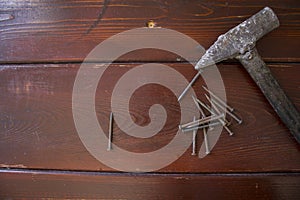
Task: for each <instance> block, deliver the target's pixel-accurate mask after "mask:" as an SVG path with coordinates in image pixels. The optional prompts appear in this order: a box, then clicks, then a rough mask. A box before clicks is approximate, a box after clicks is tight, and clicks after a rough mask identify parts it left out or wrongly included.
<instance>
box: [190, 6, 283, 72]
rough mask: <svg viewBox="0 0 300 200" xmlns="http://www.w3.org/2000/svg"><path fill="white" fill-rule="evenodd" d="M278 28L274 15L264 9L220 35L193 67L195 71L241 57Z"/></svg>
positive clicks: (267, 8) (266, 8)
mask: <svg viewBox="0 0 300 200" xmlns="http://www.w3.org/2000/svg"><path fill="white" fill-rule="evenodd" d="M278 26H279V21H278V18H277V16H276V15H275V13H274V12H273V11H272V9H270V8H269V7H265V8H264V9H263V10H261V11H259V12H258V13H257V14H255V15H253V16H252V17H250V18H249V19H247V20H246V21H244V22H243V23H241V24H239V25H237V26H236V27H234V28H232V29H231V30H229V31H228V32H227V33H225V34H223V35H221V36H220V37H219V38H218V40H217V41H216V42H215V43H214V44H213V45H212V46H211V47H210V48H209V49H208V50H207V51H206V53H205V54H204V55H203V56H202V58H201V59H200V60H199V61H198V63H197V64H196V66H195V69H196V70H200V69H201V68H205V67H207V66H210V65H213V64H215V63H218V62H220V61H222V60H226V59H228V58H235V57H237V56H239V55H243V54H245V53H246V52H248V51H249V50H251V49H253V48H254V47H255V43H256V41H257V40H259V39H260V38H262V37H263V36H264V35H265V34H267V33H269V32H270V31H272V30H273V29H275V28H277V27H278Z"/></svg>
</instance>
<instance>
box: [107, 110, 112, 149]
mask: <svg viewBox="0 0 300 200" xmlns="http://www.w3.org/2000/svg"><path fill="white" fill-rule="evenodd" d="M112 132H113V113H112V112H111V113H110V116H109V132H108V146H107V151H110V150H111V149H112V148H111V140H112Z"/></svg>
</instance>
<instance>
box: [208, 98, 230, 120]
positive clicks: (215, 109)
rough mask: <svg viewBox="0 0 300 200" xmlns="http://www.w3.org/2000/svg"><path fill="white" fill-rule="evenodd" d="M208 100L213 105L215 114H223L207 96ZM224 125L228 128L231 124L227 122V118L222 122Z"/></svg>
mask: <svg viewBox="0 0 300 200" xmlns="http://www.w3.org/2000/svg"><path fill="white" fill-rule="evenodd" d="M205 97H206V99H207V100H208V101H209V102H210V104H211V108H212V109H213V111H215V112H213V113H216V114H218V115H220V114H222V112H221V111H220V110H219V109H218V107H217V106H216V105H215V104H214V103H213V102H212V101H211V99H210V98H209V97H208V96H207V95H206V94H205ZM222 121H223V122H224V123H223V125H224V126H226V125H228V124H229V122H228V121H227V120H226V118H224V120H222Z"/></svg>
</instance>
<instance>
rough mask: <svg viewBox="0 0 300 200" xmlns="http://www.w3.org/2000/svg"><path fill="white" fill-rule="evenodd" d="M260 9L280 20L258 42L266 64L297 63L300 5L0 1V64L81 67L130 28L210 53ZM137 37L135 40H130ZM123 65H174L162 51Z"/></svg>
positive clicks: (292, 2)
mask: <svg viewBox="0 0 300 200" xmlns="http://www.w3.org/2000/svg"><path fill="white" fill-rule="evenodd" d="M264 6H270V7H271V8H273V9H274V11H275V12H276V13H277V14H278V17H279V19H280V23H281V26H280V28H278V29H277V30H276V31H274V32H272V33H271V34H269V35H267V36H265V37H264V38H263V39H262V40H261V41H259V42H258V50H259V52H260V53H261V55H262V56H263V58H264V59H265V60H268V61H289V62H290V61H292V62H298V61H300V60H299V58H300V53H299V51H298V47H299V46H300V25H299V15H300V4H299V1H298V0H288V1H280V0H274V1H268V2H262V1H259V0H254V1H242V2H241V1H237V0H232V1H226V2H225V1H222V0H217V1H210V0H204V1H201V2H199V1H189V2H185V1H172V0H158V1H146V0H138V1H137V0H127V1H123V0H111V1H109V0H102V1H98V0H90V1H77V0H76V1H75V0H69V1H62V0H59V1H49V2H46V1H13V2H11V1H4V0H1V1H0V14H1V13H3V14H11V15H12V16H13V19H11V20H7V21H1V22H0V26H1V30H0V40H1V44H0V50H1V51H0V62H2V63H8V62H13V63H16V62H22V63H24V62H26V63H30V62H54V61H55V62H58V61H79V62H80V61H82V60H83V59H84V58H85V57H86V55H87V54H88V53H89V52H90V51H91V50H92V49H93V48H94V47H95V46H96V45H98V44H99V43H100V42H102V41H103V40H105V39H107V38H109V37H110V36H112V35H114V34H117V33H120V32H122V31H125V30H129V29H132V28H139V27H145V26H146V23H147V22H148V21H149V20H154V21H155V23H157V26H159V27H163V28H170V29H174V30H176V31H179V32H182V33H184V34H186V35H188V36H190V37H192V38H193V39H195V40H196V41H198V42H199V43H200V44H201V45H202V46H204V47H205V48H208V47H209V46H210V45H211V44H212V43H213V42H214V41H215V40H216V39H217V37H218V35H220V34H222V33H225V32H226V31H227V30H228V29H229V28H231V27H234V26H235V25H237V24H239V23H240V22H242V21H243V20H244V19H246V18H248V17H249V16H251V15H252V14H254V13H256V12H258V11H259V10H260V9H262V8H263V7H264ZM133 37H136V36H133ZM120 60H121V61H150V60H160V61H177V60H178V56H174V55H170V54H168V53H165V52H161V51H147V50H145V51H139V52H134V53H131V54H129V55H126V56H124V57H122V58H120Z"/></svg>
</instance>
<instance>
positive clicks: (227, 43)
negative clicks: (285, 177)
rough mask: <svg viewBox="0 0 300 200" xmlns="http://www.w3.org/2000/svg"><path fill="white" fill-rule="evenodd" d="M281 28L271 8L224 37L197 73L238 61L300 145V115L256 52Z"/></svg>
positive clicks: (198, 66)
mask: <svg viewBox="0 0 300 200" xmlns="http://www.w3.org/2000/svg"><path fill="white" fill-rule="evenodd" d="M278 26H279V21H278V19H277V17H276V15H275V13H274V12H273V11H272V10H271V9H270V8H268V7H266V8H264V9H263V10H261V11H260V12H258V13H257V14H255V15H253V16H252V17H251V18H249V19H247V20H246V21H244V22H243V23H241V24H240V25H238V26H236V27H235V28H233V29H231V30H229V31H228V32H227V33H225V34H223V35H221V36H220V37H219V38H218V40H217V41H216V42H215V43H214V44H213V45H212V46H211V47H210V48H209V49H208V50H207V51H206V53H205V54H204V55H203V56H202V58H201V59H200V60H199V62H198V63H197V65H196V66H195V69H197V70H202V69H203V68H205V67H207V66H210V65H212V64H215V63H216V62H220V61H222V60H225V59H228V58H236V59H238V60H239V61H240V62H241V64H242V65H243V66H244V68H245V69H246V70H247V72H248V73H249V74H250V76H251V77H252V79H253V80H254V81H255V83H256V84H257V85H258V87H259V88H260V89H261V91H262V93H263V94H264V95H265V97H266V98H267V100H268V101H269V103H270V104H271V106H272V107H273V108H274V110H275V111H276V113H277V114H278V116H279V117H280V118H281V120H282V121H283V122H284V123H285V125H286V126H287V128H288V129H289V130H290V132H291V133H292V134H293V136H294V137H295V139H296V140H297V141H298V143H300V113H299V111H298V110H297V109H296V107H295V106H294V104H293V103H292V102H291V100H290V99H289V98H288V97H287V95H286V94H285V93H284V91H283V90H282V89H281V87H280V86H279V84H278V82H277V81H276V79H275V78H274V77H273V75H272V73H271V71H270V69H269V68H268V67H267V66H266V64H265V63H264V61H263V60H262V59H261V57H260V56H259V54H258V52H257V50H256V48H255V43H256V41H257V40H259V39H260V38H261V37H263V36H264V35H265V34H267V33H269V32H270V31H272V30H273V29H275V28H276V27H278Z"/></svg>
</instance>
